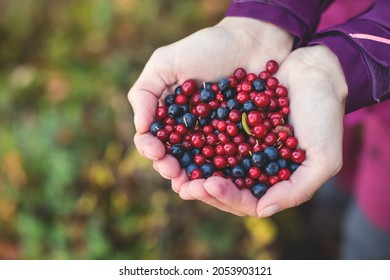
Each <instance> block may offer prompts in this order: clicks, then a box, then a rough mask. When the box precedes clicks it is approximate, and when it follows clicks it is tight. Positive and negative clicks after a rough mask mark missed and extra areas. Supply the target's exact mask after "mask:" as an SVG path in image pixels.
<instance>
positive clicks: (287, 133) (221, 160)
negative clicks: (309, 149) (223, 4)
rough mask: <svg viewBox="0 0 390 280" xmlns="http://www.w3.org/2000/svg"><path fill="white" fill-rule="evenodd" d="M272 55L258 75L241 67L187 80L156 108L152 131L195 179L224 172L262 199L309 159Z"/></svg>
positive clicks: (192, 178) (191, 177)
mask: <svg viewBox="0 0 390 280" xmlns="http://www.w3.org/2000/svg"><path fill="white" fill-rule="evenodd" d="M278 69H279V65H278V63H277V62H276V61H274V60H269V61H268V62H267V63H266V65H265V70H263V71H261V72H260V73H259V74H258V75H255V74H254V73H252V72H251V73H247V72H246V71H245V69H244V68H237V69H236V70H235V71H234V72H233V73H232V75H230V76H227V77H226V78H222V79H220V80H219V81H217V82H204V83H203V86H201V87H198V83H197V82H196V81H195V80H194V79H188V80H186V81H184V82H183V83H182V84H181V85H179V86H177V87H176V88H175V89H174V91H173V92H172V93H168V94H167V95H166V96H165V97H164V98H163V102H161V103H160V105H158V106H157V107H156V111H155V122H153V123H152V124H151V125H150V132H151V134H152V135H154V136H156V137H157V139H159V140H160V141H162V142H163V144H164V148H165V151H166V153H169V154H172V155H173V156H174V157H175V158H177V160H178V162H179V164H180V166H181V167H182V168H183V169H185V172H186V174H187V176H188V178H189V179H190V180H194V179H200V178H205V179H207V178H209V177H210V176H221V177H224V178H226V179H227V180H231V181H232V182H234V184H235V185H236V186H237V187H238V188H240V189H242V188H248V189H250V190H251V192H252V193H253V195H254V196H256V197H258V198H260V197H261V196H263V195H264V194H265V192H266V191H267V189H268V188H269V187H271V186H272V185H274V184H276V183H278V182H279V181H283V180H288V179H289V178H290V176H291V174H292V173H293V172H294V171H295V170H296V169H297V168H298V167H299V166H300V164H301V163H302V162H303V161H304V160H305V158H306V154H305V152H304V151H303V150H302V149H299V148H298V140H297V138H296V137H295V136H294V131H293V128H292V126H291V125H289V124H288V123H287V121H288V116H289V114H290V107H289V106H290V100H289V98H288V90H287V87H285V86H284V85H282V84H280V83H279V80H278V79H277V78H276V77H275V76H274V74H275V73H276V72H277V71H278Z"/></svg>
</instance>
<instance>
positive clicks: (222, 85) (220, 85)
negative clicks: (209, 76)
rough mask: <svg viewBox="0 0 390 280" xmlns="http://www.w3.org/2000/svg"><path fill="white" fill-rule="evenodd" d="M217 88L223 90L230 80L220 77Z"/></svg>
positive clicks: (226, 87)
mask: <svg viewBox="0 0 390 280" xmlns="http://www.w3.org/2000/svg"><path fill="white" fill-rule="evenodd" d="M218 87H219V89H220V90H221V91H222V92H224V91H226V90H227V89H229V88H230V81H229V79H227V78H222V79H221V80H220V81H219V83H218Z"/></svg>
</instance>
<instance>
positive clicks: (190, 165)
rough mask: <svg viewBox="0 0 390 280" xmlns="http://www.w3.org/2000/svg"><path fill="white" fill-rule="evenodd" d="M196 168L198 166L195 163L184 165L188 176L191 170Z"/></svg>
mask: <svg viewBox="0 0 390 280" xmlns="http://www.w3.org/2000/svg"><path fill="white" fill-rule="evenodd" d="M197 168H199V166H197V165H196V164H195V163H190V164H189V165H187V167H186V174H187V176H188V177H190V175H191V172H192V171H194V170H195V169H197Z"/></svg>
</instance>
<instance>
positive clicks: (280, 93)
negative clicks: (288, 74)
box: [275, 85, 288, 97]
mask: <svg viewBox="0 0 390 280" xmlns="http://www.w3.org/2000/svg"><path fill="white" fill-rule="evenodd" d="M275 94H276V96H277V97H285V96H287V94H288V91H287V88H286V87H285V86H283V85H278V86H277V87H276V89H275Z"/></svg>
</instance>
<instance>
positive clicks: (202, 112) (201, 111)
mask: <svg viewBox="0 0 390 280" xmlns="http://www.w3.org/2000/svg"><path fill="white" fill-rule="evenodd" d="M195 108H196V114H197V115H198V116H199V117H203V118H206V117H208V116H209V115H210V113H211V109H210V106H209V105H208V104H206V103H203V102H202V103H199V104H198V105H196V107H195Z"/></svg>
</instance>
